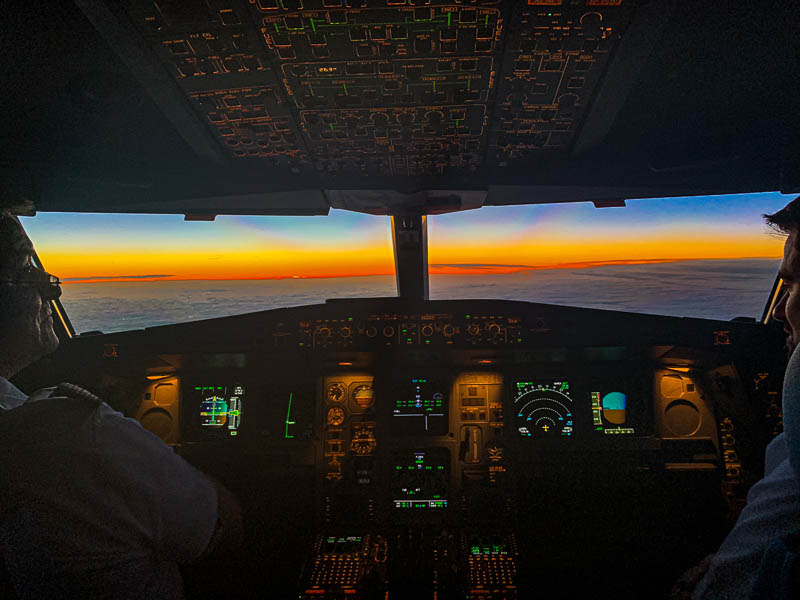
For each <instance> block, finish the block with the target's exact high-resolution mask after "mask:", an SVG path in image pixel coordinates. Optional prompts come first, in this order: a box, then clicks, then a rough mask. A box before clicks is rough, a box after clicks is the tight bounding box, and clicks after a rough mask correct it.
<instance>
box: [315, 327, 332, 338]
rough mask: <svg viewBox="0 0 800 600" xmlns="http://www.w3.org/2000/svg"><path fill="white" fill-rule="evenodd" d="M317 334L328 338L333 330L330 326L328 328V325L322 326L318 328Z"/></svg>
mask: <svg viewBox="0 0 800 600" xmlns="http://www.w3.org/2000/svg"><path fill="white" fill-rule="evenodd" d="M317 335H318V336H320V337H326V338H327V337H330V336H331V330H330V329H329V328H327V327H320V328H319V329H318V330H317Z"/></svg>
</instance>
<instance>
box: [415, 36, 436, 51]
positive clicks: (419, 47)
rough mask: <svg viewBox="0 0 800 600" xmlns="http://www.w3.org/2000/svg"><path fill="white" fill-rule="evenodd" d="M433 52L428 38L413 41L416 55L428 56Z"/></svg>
mask: <svg viewBox="0 0 800 600" xmlns="http://www.w3.org/2000/svg"><path fill="white" fill-rule="evenodd" d="M432 50H433V43H432V42H431V39H430V38H429V37H418V38H417V39H415V40H414V52H416V53H417V54H430V53H431V51H432Z"/></svg>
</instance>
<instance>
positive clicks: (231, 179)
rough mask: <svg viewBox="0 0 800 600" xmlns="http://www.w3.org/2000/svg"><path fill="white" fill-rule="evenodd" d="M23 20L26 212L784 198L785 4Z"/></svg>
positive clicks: (15, 142)
mask: <svg viewBox="0 0 800 600" xmlns="http://www.w3.org/2000/svg"><path fill="white" fill-rule="evenodd" d="M19 4H20V5H21V6H19V7H18V9H15V10H14V11H10V12H7V15H6V16H7V17H8V18H7V19H4V20H5V23H4V25H3V29H4V31H3V38H4V45H6V46H7V47H5V48H4V52H3V56H4V58H3V59H2V60H3V61H4V63H5V66H4V69H3V70H2V72H3V74H2V78H3V86H2V87H3V90H4V94H3V96H4V97H3V98H2V99H0V103H2V104H1V106H2V114H4V115H5V119H4V124H3V129H4V137H5V138H6V139H7V140H8V142H7V143H5V144H3V145H2V149H0V167H1V168H2V169H3V171H4V173H3V175H4V177H3V179H4V180H5V181H7V182H8V183H7V184H6V188H7V189H11V190H13V191H14V193H17V194H19V195H20V196H25V197H28V198H32V199H33V201H34V204H35V209H36V210H42V211H62V210H69V211H111V212H115V211H119V212H157V213H158V212H163V213H185V214H191V215H195V216H197V217H202V216H204V215H213V214H324V213H326V212H327V211H328V210H329V209H330V208H331V207H334V208H345V209H350V210H359V211H363V212H371V213H374V214H401V213H404V212H424V213H428V214H432V213H438V212H448V211H452V210H463V209H466V208H474V207H477V206H481V205H484V204H528V203H544V202H568V201H586V200H590V201H594V202H595V203H596V204H597V205H598V206H606V205H615V204H619V203H620V202H621V201H622V200H624V199H626V198H644V197H656V196H669V195H673V196H679V195H698V194H708V193H730V192H748V191H769V190H776V189H780V190H782V191H787V192H790V191H796V190H797V189H798V188H799V187H800V177H798V171H800V168H799V167H798V162H800V160H799V159H798V158H797V155H798V143H797V141H798V131H800V123H798V114H800V111H798V98H797V95H796V94H793V93H792V91H793V90H792V87H793V83H794V82H795V81H797V80H798V76H799V75H800V73H798V71H799V70H800V69H798V54H797V53H796V52H795V51H794V48H795V47H796V43H795V34H794V31H797V25H798V23H797V21H798V16H797V11H793V10H792V9H791V6H789V3H785V2H784V3H780V2H775V3H771V2H763V1H755V0H753V1H750V2H738V3H736V6H735V7H728V6H725V7H723V6H720V5H719V3H712V2H695V1H690V0H665V1H663V2H662V1H658V2H656V1H652V2H644V1H641V0H639V1H636V0H528V1H527V2H511V1H502V0H483V1H481V0H471V1H470V0H450V1H446V0H205V1H200V0H197V1H186V0H159V1H158V2H153V1H152V0H150V1H147V0H126V1H124V2H103V1H102V0H76V1H75V3H74V4H70V3H57V5H47V6H46V7H45V6H44V5H41V4H35V3H22V2H21V3H19Z"/></svg>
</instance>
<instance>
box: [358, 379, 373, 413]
mask: <svg viewBox="0 0 800 600" xmlns="http://www.w3.org/2000/svg"><path fill="white" fill-rule="evenodd" d="M374 401H375V392H374V390H373V389H372V385H370V384H369V383H365V384H364V385H359V386H358V387H356V389H355V390H353V403H354V404H355V405H356V406H357V407H358V408H360V409H361V410H366V409H367V408H369V407H370V406H372V403H373V402H374Z"/></svg>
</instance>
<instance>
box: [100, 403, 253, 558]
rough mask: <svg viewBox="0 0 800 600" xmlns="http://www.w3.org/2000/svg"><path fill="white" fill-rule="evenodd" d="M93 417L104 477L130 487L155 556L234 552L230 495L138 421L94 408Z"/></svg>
mask: <svg viewBox="0 0 800 600" xmlns="http://www.w3.org/2000/svg"><path fill="white" fill-rule="evenodd" d="M98 418H99V423H98V427H97V428H96V429H95V431H96V432H97V442H98V444H99V445H101V446H102V451H103V453H104V455H105V457H106V461H107V462H106V463H105V464H106V465H108V468H109V476H110V477H114V476H118V477H120V478H121V481H119V482H118V483H119V485H118V486H115V489H120V488H121V489H124V488H125V487H126V486H130V503H131V505H132V506H131V507H130V508H131V510H132V511H134V512H137V513H139V516H140V518H141V520H142V523H143V527H144V528H145V529H149V528H152V530H151V531H150V532H149V533H150V539H151V543H152V544H153V546H154V549H155V550H156V552H157V554H158V555H159V556H160V557H162V558H163V559H165V560H171V561H175V562H177V563H180V564H188V563H193V562H197V561H199V560H203V559H206V558H220V557H222V556H223V555H225V554H228V553H232V552H235V551H236V549H237V548H238V546H239V545H240V543H241V539H242V519H241V510H240V508H239V503H238V501H237V500H236V498H235V497H234V496H233V494H231V492H230V491H228V490H227V489H226V488H225V487H224V486H223V485H222V484H221V483H219V482H217V481H214V480H212V479H210V478H208V477H207V476H206V475H204V474H203V473H201V472H200V471H198V470H197V469H196V468H194V467H193V466H192V465H190V464H189V463H188V462H186V461H185V460H184V459H183V458H181V457H180V456H178V455H177V454H175V452H173V450H172V449H171V448H170V447H169V446H167V445H166V444H164V443H163V442H162V441H161V440H160V439H158V438H157V437H156V436H155V435H154V434H152V433H151V432H149V431H147V430H145V429H144V428H143V427H142V426H141V425H140V424H139V423H138V422H136V421H134V420H132V419H128V418H125V417H123V416H122V415H121V414H120V413H117V412H116V411H114V410H113V409H111V408H110V407H108V406H107V405H102V406H101V407H100V409H99V410H98ZM104 462H105V461H104ZM115 472H116V473H115Z"/></svg>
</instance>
